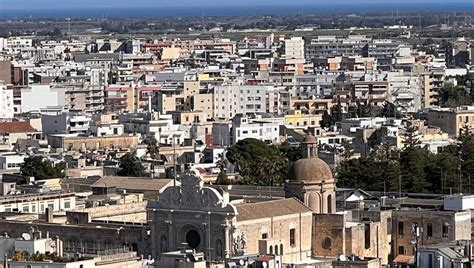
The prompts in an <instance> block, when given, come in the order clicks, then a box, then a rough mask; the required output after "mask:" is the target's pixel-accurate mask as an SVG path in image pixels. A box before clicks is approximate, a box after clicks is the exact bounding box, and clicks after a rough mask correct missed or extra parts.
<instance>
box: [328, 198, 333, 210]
mask: <svg viewBox="0 0 474 268" xmlns="http://www.w3.org/2000/svg"><path fill="white" fill-rule="evenodd" d="M327 205H328V213H333V211H332V195H328V204H327Z"/></svg>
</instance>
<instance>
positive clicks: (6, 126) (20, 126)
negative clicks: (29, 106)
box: [0, 121, 37, 133]
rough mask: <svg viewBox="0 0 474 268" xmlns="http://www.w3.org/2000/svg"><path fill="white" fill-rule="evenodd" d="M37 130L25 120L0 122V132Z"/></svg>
mask: <svg viewBox="0 0 474 268" xmlns="http://www.w3.org/2000/svg"><path fill="white" fill-rule="evenodd" d="M22 132H37V130H36V129H34V128H33V127H32V126H31V125H30V123H28V122H25V121H14V122H0V133H22Z"/></svg>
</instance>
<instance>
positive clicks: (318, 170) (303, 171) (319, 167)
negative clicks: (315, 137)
mask: <svg viewBox="0 0 474 268" xmlns="http://www.w3.org/2000/svg"><path fill="white" fill-rule="evenodd" d="M289 179H290V180H291V181H298V182H309V183H311V182H313V183H320V182H323V181H325V182H331V181H334V179H333V177H332V172H331V169H330V168H329V166H328V164H326V162H324V161H323V160H321V159H319V158H317V157H309V158H304V159H300V160H298V161H296V162H295V163H294V164H293V166H292V168H291V170H290V174H289Z"/></svg>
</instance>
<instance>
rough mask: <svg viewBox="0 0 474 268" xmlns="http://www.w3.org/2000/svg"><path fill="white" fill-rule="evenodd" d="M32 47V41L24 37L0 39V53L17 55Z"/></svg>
mask: <svg viewBox="0 0 474 268" xmlns="http://www.w3.org/2000/svg"><path fill="white" fill-rule="evenodd" d="M32 46H33V39H31V38H24V37H9V38H0V51H5V52H7V53H9V54H18V53H20V52H21V51H22V50H23V49H25V48H31V47H32Z"/></svg>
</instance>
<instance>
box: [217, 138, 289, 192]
mask: <svg viewBox="0 0 474 268" xmlns="http://www.w3.org/2000/svg"><path fill="white" fill-rule="evenodd" d="M226 156H227V159H228V160H229V162H230V163H232V164H234V165H235V166H236V167H237V169H238V170H239V173H240V175H241V176H242V180H241V181H240V183H243V184H251V185H269V184H281V182H282V181H283V180H284V178H285V177H286V173H287V170H288V160H287V159H286V158H285V157H284V156H283V154H282V153H281V152H280V151H279V149H278V148H277V147H275V146H269V145H267V144H266V143H264V142H263V141H260V140H257V139H244V140H241V141H239V142H237V144H235V145H233V146H231V147H230V148H229V149H228V150H227V155H226Z"/></svg>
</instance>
